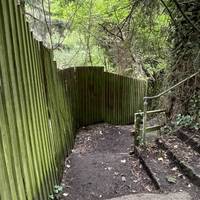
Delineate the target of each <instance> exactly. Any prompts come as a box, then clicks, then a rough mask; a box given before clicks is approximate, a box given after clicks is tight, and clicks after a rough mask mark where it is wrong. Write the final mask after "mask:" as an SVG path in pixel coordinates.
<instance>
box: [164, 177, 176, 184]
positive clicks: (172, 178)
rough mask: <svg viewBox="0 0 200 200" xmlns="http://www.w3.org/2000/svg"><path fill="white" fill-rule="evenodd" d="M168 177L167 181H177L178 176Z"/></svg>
mask: <svg viewBox="0 0 200 200" xmlns="http://www.w3.org/2000/svg"><path fill="white" fill-rule="evenodd" d="M166 178H167V181H168V182H169V183H176V177H175V176H168V177H166Z"/></svg>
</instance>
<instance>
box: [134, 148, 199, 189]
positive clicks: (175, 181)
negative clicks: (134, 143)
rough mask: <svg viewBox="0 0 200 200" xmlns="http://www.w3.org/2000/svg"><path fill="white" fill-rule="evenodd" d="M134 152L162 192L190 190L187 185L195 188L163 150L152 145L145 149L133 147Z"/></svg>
mask: <svg viewBox="0 0 200 200" xmlns="http://www.w3.org/2000/svg"><path fill="white" fill-rule="evenodd" d="M135 152H136V154H137V156H138V157H139V159H140V161H141V163H142V164H143V166H144V168H145V169H146V171H147V173H148V175H149V176H150V177H151V178H152V180H153V182H154V184H155V185H156V187H157V188H158V189H160V190H161V191H162V192H179V191H183V190H184V191H188V192H190V189H189V188H188V185H190V187H193V188H192V189H194V188H195V189H196V186H194V185H191V184H190V181H189V180H188V179H186V178H185V177H184V176H182V174H180V171H179V170H178V168H177V167H176V166H175V165H174V164H173V163H172V162H170V160H169V159H168V157H167V154H166V152H165V151H163V150H161V149H158V147H156V146H152V147H147V148H146V150H144V149H141V148H138V147H135ZM170 179H172V180H170Z"/></svg>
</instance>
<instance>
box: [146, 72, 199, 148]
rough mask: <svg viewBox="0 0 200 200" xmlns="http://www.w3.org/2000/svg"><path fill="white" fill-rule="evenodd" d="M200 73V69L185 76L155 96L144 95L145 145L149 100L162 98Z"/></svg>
mask: <svg viewBox="0 0 200 200" xmlns="http://www.w3.org/2000/svg"><path fill="white" fill-rule="evenodd" d="M199 73H200V70H199V71H197V72H196V73H194V74H192V75H191V76H189V77H187V78H185V79H184V80H182V81H180V82H179V83H177V84H175V85H174V86H172V87H170V88H168V89H167V90H165V91H163V92H161V93H160V94H158V95H155V96H151V97H144V110H143V130H142V143H143V144H144V145H145V144H146V126H147V114H148V111H147V106H148V100H151V99H157V98H160V97H161V96H163V95H165V94H167V93H168V92H170V91H171V90H173V89H174V88H176V87H178V86H180V85H181V84H183V83H184V82H186V81H188V80H189V79H191V78H193V77H195V76H196V75H198V74H199Z"/></svg>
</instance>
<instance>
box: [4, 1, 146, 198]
mask: <svg viewBox="0 0 200 200" xmlns="http://www.w3.org/2000/svg"><path fill="white" fill-rule="evenodd" d="M52 57H53V56H52V51H51V50H48V49H46V48H45V47H44V46H43V45H42V43H39V42H38V41H36V40H35V39H34V38H33V36H32V33H31V32H30V31H29V27H28V24H27V22H26V21H25V16H24V11H23V9H22V8H21V7H20V6H18V5H17V1H16V0H0V200H47V199H48V198H49V194H51V193H52V191H53V187H54V185H56V184H59V176H60V173H61V172H62V165H63V162H64V158H65V157H66V156H67V154H68V153H69V151H70V149H71V148H72V146H73V142H74V134H73V133H75V128H77V127H80V126H82V125H87V124H91V123H96V122H100V121H107V122H110V123H127V122H132V121H133V114H134V112H135V111H138V109H139V108H141V106H140V102H142V101H141V98H142V97H143V95H144V92H145V82H144V81H139V80H133V79H129V78H124V77H122V76H118V75H114V74H109V73H105V72H103V69H102V68H98V69H97V68H94V69H92V68H76V69H73V68H70V69H67V70H66V71H61V72H58V71H57V68H56V63H55V62H54V61H53V59H52ZM127 90H128V93H127V92H126V91H127Z"/></svg>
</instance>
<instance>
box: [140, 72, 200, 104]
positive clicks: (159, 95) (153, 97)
mask: <svg viewBox="0 0 200 200" xmlns="http://www.w3.org/2000/svg"><path fill="white" fill-rule="evenodd" d="M199 73H200V70H199V71H197V72H196V73H194V74H192V75H191V76H189V77H187V78H185V79H184V80H182V81H180V82H179V83H177V84H176V85H174V86H172V87H170V88H168V89H167V90H165V91H163V92H161V93H160V94H158V95H155V96H151V97H144V100H149V99H157V98H159V97H161V96H163V95H165V94H166V93H168V92H170V91H171V90H173V89H174V88H176V87H178V86H179V85H181V84H183V83H184V82H186V81H188V80H189V79H191V78H193V77H195V76H196V75H198V74H199Z"/></svg>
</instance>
